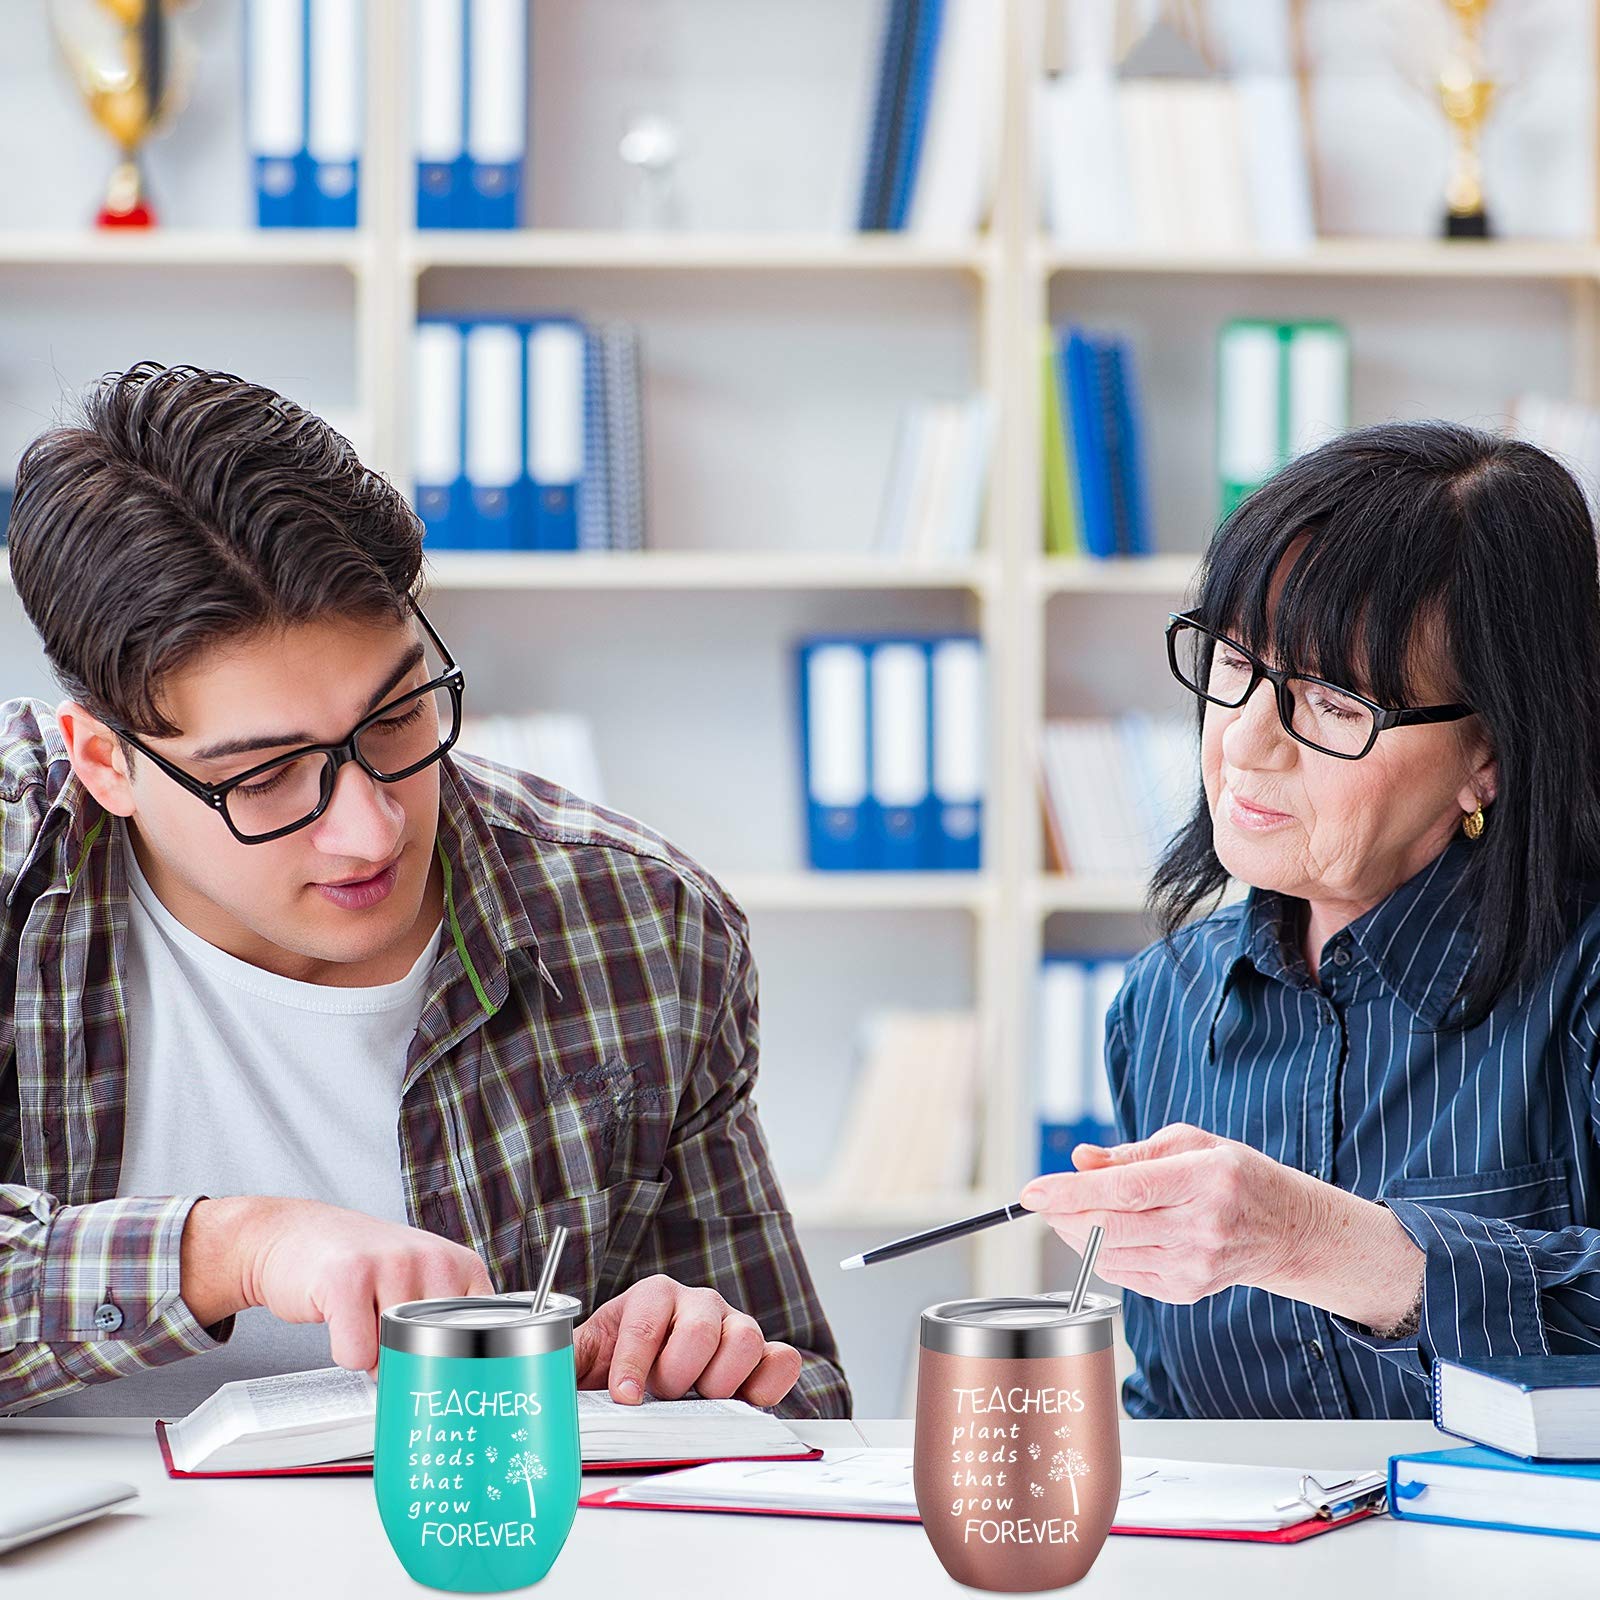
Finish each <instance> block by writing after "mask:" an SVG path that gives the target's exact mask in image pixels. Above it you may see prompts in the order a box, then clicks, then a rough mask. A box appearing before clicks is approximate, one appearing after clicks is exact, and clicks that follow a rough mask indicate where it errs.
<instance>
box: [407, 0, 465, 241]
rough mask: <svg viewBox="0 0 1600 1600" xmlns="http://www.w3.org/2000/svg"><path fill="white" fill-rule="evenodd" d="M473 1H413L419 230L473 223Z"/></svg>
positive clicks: (413, 70) (413, 84)
mask: <svg viewBox="0 0 1600 1600" xmlns="http://www.w3.org/2000/svg"><path fill="white" fill-rule="evenodd" d="M467 26H468V23H467V0H413V11H412V29H413V33H412V39H413V44H414V46H415V53H414V55H413V60H412V74H411V82H412V93H413V94H414V95H415V96H416V98H417V105H416V117H415V127H416V188H417V226H418V227H419V228H460V227H464V226H466V224H467V209H468V188H467V146H466V139H467Z"/></svg>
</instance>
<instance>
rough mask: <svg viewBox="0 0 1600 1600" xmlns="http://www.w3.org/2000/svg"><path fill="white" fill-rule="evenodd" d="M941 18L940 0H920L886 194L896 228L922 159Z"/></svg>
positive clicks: (903, 221)
mask: <svg viewBox="0 0 1600 1600" xmlns="http://www.w3.org/2000/svg"><path fill="white" fill-rule="evenodd" d="M943 20H944V0H921V3H920V5H919V7H918V13H917V22H916V38H915V41H914V43H913V46H912V51H911V72H910V76H909V78H908V80H907V83H906V99H905V114H904V118H903V120H902V123H901V128H900V140H899V144H898V147H897V148H896V150H895V156H894V178H893V182H892V185H891V189H890V197H889V219H888V220H889V226H890V227H891V228H893V229H897V230H898V229H903V228H904V227H905V225H906V219H907V218H908V217H909V216H910V214H911V199H912V196H913V194H914V193H915V192H916V184H917V172H918V169H919V168H920V166H921V162H922V130H923V128H924V127H925V126H926V124H927V120H928V103H929V101H930V100H931V99H932V97H933V77H934V68H935V66H936V65H937V63H938V59H939V32H940V28H941V26H942V24H943Z"/></svg>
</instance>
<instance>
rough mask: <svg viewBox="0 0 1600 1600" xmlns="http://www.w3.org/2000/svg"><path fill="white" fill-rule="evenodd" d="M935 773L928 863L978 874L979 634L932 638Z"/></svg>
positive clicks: (982, 725)
mask: <svg viewBox="0 0 1600 1600" xmlns="http://www.w3.org/2000/svg"><path fill="white" fill-rule="evenodd" d="M927 650H928V673H929V681H930V684H931V692H930V695H929V700H930V722H931V728H932V738H931V747H930V748H931V773H930V782H929V818H928V822H927V835H928V838H929V839H930V840H931V841H932V851H931V854H930V859H929V860H928V861H927V863H926V864H927V866H928V867H929V868H930V869H933V870H936V871H942V872H976V871H977V870H978V868H979V867H980V866H981V865H982V859H981V858H982V838H983V799H984V768H985V764H986V763H985V756H986V748H985V744H986V738H987V728H986V722H987V719H986V717H985V698H984V669H983V646H982V643H981V642H980V641H979V639H978V638H977V637H976V635H951V636H950V637H948V638H943V639H934V640H930V641H929V643H928V646H927Z"/></svg>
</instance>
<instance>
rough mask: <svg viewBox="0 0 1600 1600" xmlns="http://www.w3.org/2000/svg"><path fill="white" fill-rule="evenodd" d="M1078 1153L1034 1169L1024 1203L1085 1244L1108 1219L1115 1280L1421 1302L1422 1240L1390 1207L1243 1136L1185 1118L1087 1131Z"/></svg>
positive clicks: (1145, 1291)
mask: <svg viewBox="0 0 1600 1600" xmlns="http://www.w3.org/2000/svg"><path fill="white" fill-rule="evenodd" d="M1073 1163H1074V1165H1075V1166H1076V1167H1077V1168H1078V1170H1077V1171H1076V1172H1058V1173H1053V1174H1051V1175H1049V1176H1047V1177H1042V1178H1035V1179H1034V1180H1033V1181H1032V1182H1031V1183H1029V1184H1028V1185H1027V1187H1026V1188H1024V1189H1023V1191H1022V1197H1021V1198H1022V1204H1023V1205H1025V1206H1027V1207H1028V1209H1029V1210H1031V1211H1037V1212H1039V1213H1040V1214H1041V1215H1042V1216H1043V1217H1044V1219H1045V1221H1046V1222H1048V1223H1049V1224H1050V1226H1051V1227H1052V1228H1054V1229H1055V1231H1056V1232H1057V1233H1058V1234H1059V1235H1060V1236H1061V1238H1062V1239H1064V1240H1065V1241H1066V1242H1067V1243H1068V1244H1069V1245H1071V1246H1072V1248H1073V1249H1074V1250H1078V1251H1080V1252H1081V1251H1082V1249H1083V1247H1084V1245H1085V1244H1087V1242H1088V1238H1089V1230H1090V1229H1091V1228H1092V1227H1094V1226H1095V1225H1096V1224H1098V1225H1099V1226H1100V1227H1102V1228H1104V1229H1105V1238H1104V1239H1103V1240H1102V1241H1101V1248H1100V1255H1099V1258H1098V1260H1097V1262H1096V1264H1095V1272H1096V1274H1097V1276H1099V1277H1101V1278H1103V1279H1105V1281H1106V1282H1107V1283H1114V1284H1119V1285H1121V1286H1122V1287H1124V1288H1127V1289H1132V1290H1133V1291H1134V1292H1135V1293H1137V1294H1142V1295H1147V1296H1149V1297H1150V1298H1151V1299H1154V1300H1164V1301H1167V1302H1169V1303H1171V1304H1174V1305H1190V1304H1192V1303H1193V1302H1194V1301H1196V1300H1200V1299H1203V1298H1204V1297H1205V1296H1206V1295H1210V1294H1216V1293H1217V1292H1218V1291H1219V1290H1222V1289H1226V1288H1229V1287H1230V1286H1232V1285H1233V1284H1247V1285H1250V1286H1253V1287H1255V1288H1258V1289H1267V1290H1270V1291H1271V1292H1273V1293H1275V1294H1283V1295H1287V1296H1289V1297H1290V1298H1292V1299H1297V1300H1304V1301H1307V1302H1308V1303H1310V1304H1312V1305H1320V1306H1322V1307H1324V1309H1326V1310H1329V1311H1332V1312H1334V1313H1336V1314H1337V1315H1340V1316H1345V1317H1349V1318H1350V1319H1351V1320H1352V1321H1354V1322H1358V1323H1361V1324H1363V1325H1364V1326H1367V1327H1386V1326H1391V1325H1393V1324H1394V1323H1397V1322H1398V1321H1399V1320H1400V1318H1401V1317H1402V1316H1404V1314H1405V1312H1406V1311H1407V1309H1408V1308H1409V1307H1410V1305H1411V1300H1412V1297H1413V1295H1414V1294H1415V1291H1416V1286H1417V1283H1418V1281H1419V1280H1420V1278H1421V1274H1422V1262H1423V1254H1422V1251H1421V1250H1419V1249H1418V1248H1417V1246H1416V1245H1415V1244H1413V1243H1412V1242H1411V1239H1410V1236H1409V1235H1408V1234H1407V1233H1406V1232H1405V1230H1404V1229H1403V1228H1402V1227H1401V1226H1400V1224H1399V1222H1398V1221H1397V1220H1396V1219H1395V1217H1394V1216H1393V1215H1392V1214H1391V1213H1390V1212H1389V1211H1387V1210H1386V1209H1385V1208H1384V1207H1382V1206H1380V1205H1377V1204H1376V1203H1374V1202H1373V1201H1370V1200H1363V1199H1362V1198H1361V1197H1360V1196H1358V1195H1353V1194H1350V1193H1349V1192H1348V1191H1347V1190H1344V1189H1340V1188H1337V1187H1336V1186H1335V1185H1333V1184H1329V1183H1324V1182H1322V1181H1321V1180H1320V1179H1318V1178H1313V1177H1311V1176H1310V1175H1309V1174H1307V1173H1304V1172H1301V1171H1299V1170H1297V1169H1296V1168H1294V1167H1287V1166H1285V1165H1284V1164H1283V1163H1282V1162H1279V1161H1274V1160H1273V1159H1272V1157H1271V1156H1267V1155H1263V1154H1262V1153H1261V1152H1260V1151H1259V1150H1255V1149H1252V1148H1251V1146H1249V1145H1247V1144H1241V1143H1239V1141H1238V1140H1236V1139H1224V1138H1221V1137H1220V1136H1218V1135H1217V1134H1214V1133H1207V1132H1206V1131H1205V1129H1203V1128H1196V1127H1191V1126H1190V1125H1189V1124H1188V1123H1184V1122H1174V1123H1171V1124H1169V1125H1168V1126H1167V1127H1165V1128H1161V1129H1158V1130H1157V1131H1156V1132H1155V1133H1153V1134H1152V1135H1151V1136H1150V1137H1149V1138H1148V1139H1140V1140H1137V1141H1135V1142H1134V1143H1131V1144H1124V1145H1117V1146H1115V1147H1113V1148H1112V1149H1109V1150H1104V1149H1101V1147H1100V1146H1099V1145H1089V1144H1080V1145H1079V1146H1078V1147H1077V1148H1076V1149H1075V1150H1074V1151H1073Z"/></svg>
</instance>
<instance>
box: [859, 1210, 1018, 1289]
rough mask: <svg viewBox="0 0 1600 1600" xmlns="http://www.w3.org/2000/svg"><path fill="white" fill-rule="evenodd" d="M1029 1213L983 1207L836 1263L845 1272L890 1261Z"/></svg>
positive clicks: (1011, 1220) (1014, 1219)
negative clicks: (964, 1215) (977, 1213)
mask: <svg viewBox="0 0 1600 1600" xmlns="http://www.w3.org/2000/svg"><path fill="white" fill-rule="evenodd" d="M1033 1214H1034V1213H1033V1212H1031V1211H1030V1210H1029V1209H1028V1208H1027V1207H1026V1206H1024V1205H1009V1206H1001V1207H1000V1208H999V1210H997V1211H985V1212H982V1213H981V1214H980V1215H978V1216H975V1217H963V1218H961V1220H960V1221H958V1222H946V1223H944V1224H943V1225H942V1226H941V1227H937V1228H929V1229H928V1230H927V1231H926V1232H924V1233H908V1234H907V1235H906V1236H905V1237H904V1238H903V1239H891V1240H890V1241H889V1243H888V1244H880V1245H879V1246H878V1247H877V1248H876V1249H874V1250H867V1251H864V1252H863V1253H862V1254H861V1255H858V1256H847V1257H846V1258H845V1259H844V1260H843V1261H841V1262H840V1263H839V1265H840V1266H841V1267H842V1268H843V1269H844V1270H845V1271H846V1272H849V1271H851V1270H852V1269H854V1268H856V1267H870V1266H872V1265H873V1263H874V1262H877V1261H893V1260H894V1258H895V1257H896V1256H906V1255H910V1254H911V1252H912V1251H913V1250H926V1249H927V1248H928V1246H929V1245H934V1244H944V1243H945V1241H946V1240H949V1239H962V1238H965V1237H966V1235H967V1234H969V1233H977V1232H979V1231H980V1230H981V1229H983V1228H995V1227H998V1226H999V1225H1000V1224H1001V1223H1002V1222H1014V1221H1016V1219H1017V1218H1018V1217H1031V1216H1032V1215H1033Z"/></svg>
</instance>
